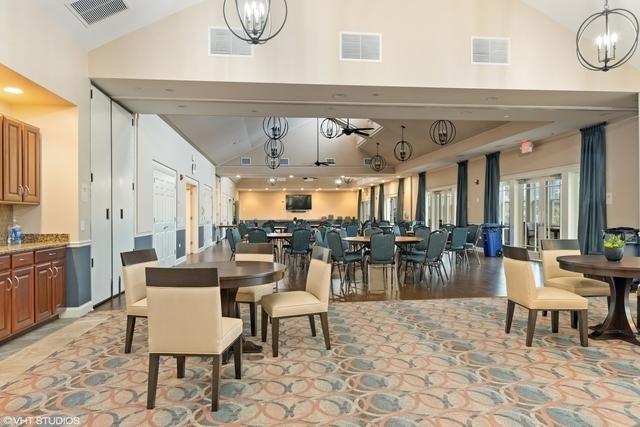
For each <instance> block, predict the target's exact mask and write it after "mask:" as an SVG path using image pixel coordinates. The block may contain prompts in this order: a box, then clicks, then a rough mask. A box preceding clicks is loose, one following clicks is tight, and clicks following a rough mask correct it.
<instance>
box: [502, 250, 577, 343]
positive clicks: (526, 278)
mask: <svg viewBox="0 0 640 427" xmlns="http://www.w3.org/2000/svg"><path fill="white" fill-rule="evenodd" d="M503 253H504V275H505V278H506V282H507V321H506V325H505V328H504V330H505V332H506V333H507V334H508V333H509V332H511V323H512V321H513V312H514V309H515V305H516V304H518V305H520V306H522V307H524V308H526V309H527V310H529V319H528V323H527V341H526V345H527V347H531V344H532V342H533V333H534V331H535V327H536V319H537V316H538V311H540V310H548V311H550V312H551V330H552V331H553V332H554V333H555V332H558V324H559V314H560V313H559V312H560V310H568V311H576V312H578V325H579V331H580V345H582V346H583V347H587V346H588V339H587V313H588V308H589V301H588V300H587V299H586V298H584V297H581V296H580V295H576V294H574V293H572V292H569V291H566V290H564V289H560V288H553V287H546V286H545V287H542V288H538V287H536V283H535V277H534V273H533V269H532V266H531V262H530V261H529V252H528V251H527V250H526V249H525V248H516V247H511V246H505V247H504V248H503Z"/></svg>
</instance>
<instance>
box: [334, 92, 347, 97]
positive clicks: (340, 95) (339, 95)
mask: <svg viewBox="0 0 640 427" xmlns="http://www.w3.org/2000/svg"><path fill="white" fill-rule="evenodd" d="M331 96H332V97H333V98H345V97H346V96H347V94H346V93H334V94H333V95H331Z"/></svg>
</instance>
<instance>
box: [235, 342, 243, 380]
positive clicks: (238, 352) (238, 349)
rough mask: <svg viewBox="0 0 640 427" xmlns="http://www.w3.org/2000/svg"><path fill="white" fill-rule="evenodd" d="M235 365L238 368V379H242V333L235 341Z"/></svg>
mask: <svg viewBox="0 0 640 427" xmlns="http://www.w3.org/2000/svg"><path fill="white" fill-rule="evenodd" d="M233 367H234V368H235V370H236V379H237V380H240V379H242V334H240V336H239V337H238V339H237V340H236V342H234V343H233Z"/></svg>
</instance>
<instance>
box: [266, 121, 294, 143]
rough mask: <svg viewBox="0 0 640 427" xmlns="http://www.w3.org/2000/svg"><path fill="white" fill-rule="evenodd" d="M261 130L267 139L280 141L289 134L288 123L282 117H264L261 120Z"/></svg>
mask: <svg viewBox="0 0 640 427" xmlns="http://www.w3.org/2000/svg"><path fill="white" fill-rule="evenodd" d="M262 130H264V134H265V135H267V138H270V139H282V138H284V137H285V136H287V133H289V122H288V121H287V119H286V118H284V117H265V118H264V120H262Z"/></svg>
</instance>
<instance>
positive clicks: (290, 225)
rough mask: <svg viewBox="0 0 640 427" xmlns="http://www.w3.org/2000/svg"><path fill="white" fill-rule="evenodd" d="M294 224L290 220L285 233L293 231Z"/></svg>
mask: <svg viewBox="0 0 640 427" xmlns="http://www.w3.org/2000/svg"><path fill="white" fill-rule="evenodd" d="M296 228H297V227H296V224H295V223H294V222H290V223H288V224H287V233H293V230H295V229H296Z"/></svg>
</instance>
